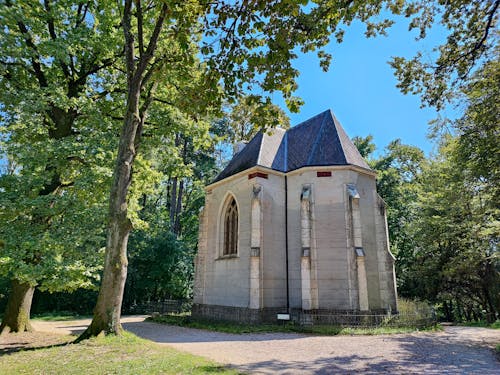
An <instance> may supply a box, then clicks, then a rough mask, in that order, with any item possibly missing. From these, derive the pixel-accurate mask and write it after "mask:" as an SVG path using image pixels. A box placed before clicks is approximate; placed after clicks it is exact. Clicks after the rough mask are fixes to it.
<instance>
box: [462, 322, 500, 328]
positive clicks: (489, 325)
mask: <svg viewBox="0 0 500 375" xmlns="http://www.w3.org/2000/svg"><path fill="white" fill-rule="evenodd" d="M458 325H460V326H466V327H483V328H493V329H500V320H497V321H496V322H493V323H488V322H485V321H479V322H465V323H459V324H458Z"/></svg>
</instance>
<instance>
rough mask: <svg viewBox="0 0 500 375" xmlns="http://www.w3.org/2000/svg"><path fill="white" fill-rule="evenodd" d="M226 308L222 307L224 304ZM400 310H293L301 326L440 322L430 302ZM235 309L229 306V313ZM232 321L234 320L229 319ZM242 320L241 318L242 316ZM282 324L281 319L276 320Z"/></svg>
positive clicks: (164, 309) (167, 303)
mask: <svg viewBox="0 0 500 375" xmlns="http://www.w3.org/2000/svg"><path fill="white" fill-rule="evenodd" d="M192 307H193V303H192V300H172V299H166V300H158V301H151V300H149V301H144V302H140V303H134V304H132V305H131V306H130V307H129V308H128V309H127V313H130V314H149V315H153V314H161V315H162V314H180V313H186V314H190V313H191V310H192ZM220 307H221V308H222V306H220ZM401 307H402V309H401V310H400V311H398V312H392V311H390V310H389V311H384V310H380V311H371V312H366V313H364V312H360V311H355V310H308V311H304V310H300V309H293V310H292V311H291V314H290V318H291V321H292V322H294V323H295V324H299V325H301V326H306V327H307V326H314V325H332V326H340V327H414V328H420V327H427V326H431V325H433V324H436V322H437V318H436V314H435V312H434V309H432V308H431V307H430V306H428V305H426V304H418V305H416V304H407V303H406V304H402V306H401ZM230 313H231V310H230V309H228V314H230ZM274 319H275V315H274V314H271V315H270V316H268V318H267V319H265V321H266V322H267V323H272V322H273V321H274ZM227 320H228V321H230V320H234V319H227ZM238 321H240V319H238ZM274 322H275V323H278V321H277V320H276V321H274Z"/></svg>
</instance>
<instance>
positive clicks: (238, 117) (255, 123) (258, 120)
mask: <svg viewBox="0 0 500 375" xmlns="http://www.w3.org/2000/svg"><path fill="white" fill-rule="evenodd" d="M224 118H225V119H226V120H227V122H226V126H227V127H228V133H229V134H228V135H227V137H226V139H225V142H227V143H229V144H233V145H234V144H236V143H237V142H242V141H244V142H248V141H250V140H251V139H252V138H253V136H254V135H255V134H257V132H258V131H259V130H264V131H265V130H268V129H270V128H274V127H281V128H283V129H288V128H289V127H290V119H289V118H288V116H287V115H286V113H285V112H284V111H283V110H282V109H281V108H279V107H278V106H277V105H275V104H272V103H270V102H266V103H260V102H259V98H258V97H255V96H252V95H247V96H244V97H242V98H240V100H238V102H237V103H236V104H234V105H232V106H230V107H229V109H228V112H227V113H226V114H225V115H224Z"/></svg>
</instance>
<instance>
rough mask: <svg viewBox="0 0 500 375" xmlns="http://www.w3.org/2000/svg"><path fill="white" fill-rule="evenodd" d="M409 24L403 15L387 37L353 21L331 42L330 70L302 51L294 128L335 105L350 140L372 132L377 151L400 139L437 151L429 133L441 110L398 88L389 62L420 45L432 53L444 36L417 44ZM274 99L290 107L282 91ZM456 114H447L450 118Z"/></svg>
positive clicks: (297, 64) (435, 35) (298, 62)
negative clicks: (299, 103) (368, 34)
mask: <svg viewBox="0 0 500 375" xmlns="http://www.w3.org/2000/svg"><path fill="white" fill-rule="evenodd" d="M407 25H408V24H407V22H406V20H404V19H400V20H399V22H396V24H395V25H394V26H393V27H392V28H391V29H389V32H388V36H387V37H384V36H379V37H376V38H369V39H367V38H366V37H365V36H364V30H365V26H363V25H362V24H361V23H355V24H353V25H351V26H350V27H348V28H347V29H346V33H345V37H344V42H343V43H342V44H337V43H335V42H332V43H330V45H329V46H328V52H329V53H331V54H332V55H333V60H332V65H331V67H330V70H329V71H328V72H327V73H324V72H323V71H322V69H321V68H320V67H319V63H318V59H317V57H316V55H315V54H308V55H306V56H304V55H301V56H300V57H299V59H297V60H296V61H295V63H294V66H295V67H296V68H298V69H299V71H300V72H301V75H300V77H299V78H298V84H299V89H298V90H297V92H296V95H297V96H299V97H301V98H302V99H303V100H304V101H305V104H304V105H303V106H302V108H301V111H300V113H298V114H291V113H289V116H290V120H291V124H292V126H293V125H296V124H298V123H300V122H302V121H304V120H307V119H308V118H310V117H312V116H314V115H316V114H318V113H320V112H322V111H324V110H326V109H331V110H332V111H333V113H334V114H335V116H336V117H337V119H338V120H339V121H340V123H341V124H342V126H343V127H344V129H345V130H346V132H347V134H348V135H349V136H350V137H351V138H352V137H354V136H367V135H368V134H371V135H373V137H374V142H375V144H376V145H377V152H382V151H383V148H384V147H385V146H387V144H388V143H389V142H390V141H392V140H394V139H396V138H400V139H401V140H402V142H403V143H405V144H410V145H415V146H418V147H420V148H421V149H423V150H424V151H425V152H426V153H427V154H428V153H429V152H430V151H431V150H432V149H433V143H432V141H431V140H429V139H428V138H427V137H426V135H427V133H428V122H429V121H430V120H432V119H434V118H436V117H437V112H436V111H435V110H434V109H429V108H424V109H422V108H420V98H419V97H418V96H413V95H403V94H402V93H401V92H400V91H399V89H398V88H396V83H397V80H396V78H395V76H394V74H393V70H392V68H391V67H390V66H389V64H388V61H389V60H390V58H391V57H392V56H403V57H412V56H414V55H415V53H416V52H417V50H419V49H420V50H425V51H428V53H429V54H430V53H431V51H432V48H433V47H435V46H436V45H438V44H440V42H441V41H442V40H443V38H444V35H443V33H442V32H441V33H439V32H436V30H434V31H433V33H431V35H428V38H426V39H425V40H423V41H419V42H416V41H415V35H416V34H415V33H414V32H412V33H410V32H408V26H407ZM273 101H274V102H275V103H276V104H278V105H279V106H280V107H282V108H286V105H285V104H284V101H283V100H282V99H281V97H279V96H278V95H277V94H275V95H274V97H273ZM451 112H452V111H449V110H448V111H447V112H444V114H445V115H447V116H451V115H453V113H451Z"/></svg>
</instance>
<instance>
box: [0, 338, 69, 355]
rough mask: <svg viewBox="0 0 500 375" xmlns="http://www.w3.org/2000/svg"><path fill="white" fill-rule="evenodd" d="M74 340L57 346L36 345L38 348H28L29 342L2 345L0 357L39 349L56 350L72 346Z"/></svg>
mask: <svg viewBox="0 0 500 375" xmlns="http://www.w3.org/2000/svg"><path fill="white" fill-rule="evenodd" d="M73 341H74V340H70V341H68V342H63V343H59V344H48V345H38V346H28V345H29V344H30V343H29V342H21V341H20V342H14V343H9V344H8V345H2V347H0V357H1V356H3V355H8V354H13V353H17V352H21V351H22V352H28V351H34V350H39V349H49V348H57V347H59V346H66V345H69V344H72V343H73Z"/></svg>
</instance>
